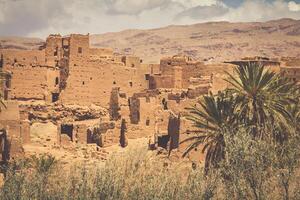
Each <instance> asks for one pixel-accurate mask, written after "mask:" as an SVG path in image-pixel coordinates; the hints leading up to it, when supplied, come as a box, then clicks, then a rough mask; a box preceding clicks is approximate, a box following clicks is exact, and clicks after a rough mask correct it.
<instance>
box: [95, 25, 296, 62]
mask: <svg viewBox="0 0 300 200" xmlns="http://www.w3.org/2000/svg"><path fill="white" fill-rule="evenodd" d="M91 42H92V44H93V45H94V46H106V47H113V48H114V49H115V50H117V51H118V52H120V53H133V54H136V55H138V56H140V57H142V58H143V59H144V61H158V60H159V58H160V57H161V56H166V55H173V54H180V53H185V54H188V55H190V56H192V57H195V58H199V59H201V60H202V59H213V60H215V61H222V60H224V59H225V60H229V59H238V58H241V57H245V56H255V55H260V56H268V57H278V56H300V20H292V19H281V20H276V21H269V22H264V23H229V22H210V23H202V24H194V25H188V26H168V27H164V28H159V29H152V30H126V31H122V32H118V33H106V34H100V35H93V36H92V41H91Z"/></svg>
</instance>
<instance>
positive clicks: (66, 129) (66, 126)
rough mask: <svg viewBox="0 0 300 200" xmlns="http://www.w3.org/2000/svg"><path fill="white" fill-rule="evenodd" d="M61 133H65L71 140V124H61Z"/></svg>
mask: <svg viewBox="0 0 300 200" xmlns="http://www.w3.org/2000/svg"><path fill="white" fill-rule="evenodd" d="M61 134H65V135H67V136H68V137H69V138H70V141H73V125H72V124H70V125H69V124H64V125H61Z"/></svg>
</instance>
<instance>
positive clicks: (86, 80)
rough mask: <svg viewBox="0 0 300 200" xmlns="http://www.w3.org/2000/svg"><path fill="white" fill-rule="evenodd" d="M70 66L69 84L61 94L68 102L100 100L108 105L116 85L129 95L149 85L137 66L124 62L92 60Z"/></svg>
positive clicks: (96, 101)
mask: <svg viewBox="0 0 300 200" xmlns="http://www.w3.org/2000/svg"><path fill="white" fill-rule="evenodd" d="M69 70H70V75H69V77H68V80H67V87H66V89H65V91H64V92H63V94H62V95H61V96H62V101H63V103H66V104H79V105H82V104H83V105H90V104H96V105H101V106H104V107H107V108H108V105H109V99H110V95H109V94H110V92H111V89H112V88H113V87H119V88H120V93H125V94H126V95H127V96H131V95H133V94H134V93H135V92H139V91H141V90H143V89H146V88H147V82H146V81H145V79H144V74H142V73H140V71H139V70H138V69H137V68H131V67H125V66H123V65H122V64H120V63H115V62H110V61H101V60H97V61H89V62H87V63H85V65H78V66H76V67H70V69H69Z"/></svg>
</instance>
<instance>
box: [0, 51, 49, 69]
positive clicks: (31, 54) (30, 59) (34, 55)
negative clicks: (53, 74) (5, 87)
mask: <svg viewBox="0 0 300 200" xmlns="http://www.w3.org/2000/svg"><path fill="white" fill-rule="evenodd" d="M0 55H1V57H2V66H3V67H5V66H20V67H22V66H38V65H45V51H44V50H15V49H0Z"/></svg>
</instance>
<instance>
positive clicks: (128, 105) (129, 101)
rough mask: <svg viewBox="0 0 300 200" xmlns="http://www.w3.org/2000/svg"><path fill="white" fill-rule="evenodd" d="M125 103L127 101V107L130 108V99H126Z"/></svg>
mask: <svg viewBox="0 0 300 200" xmlns="http://www.w3.org/2000/svg"><path fill="white" fill-rule="evenodd" d="M127 101H128V106H129V107H130V98H128V100H127Z"/></svg>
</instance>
